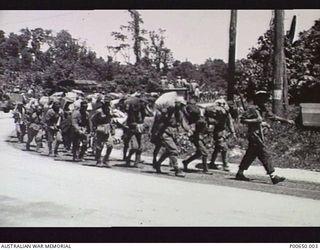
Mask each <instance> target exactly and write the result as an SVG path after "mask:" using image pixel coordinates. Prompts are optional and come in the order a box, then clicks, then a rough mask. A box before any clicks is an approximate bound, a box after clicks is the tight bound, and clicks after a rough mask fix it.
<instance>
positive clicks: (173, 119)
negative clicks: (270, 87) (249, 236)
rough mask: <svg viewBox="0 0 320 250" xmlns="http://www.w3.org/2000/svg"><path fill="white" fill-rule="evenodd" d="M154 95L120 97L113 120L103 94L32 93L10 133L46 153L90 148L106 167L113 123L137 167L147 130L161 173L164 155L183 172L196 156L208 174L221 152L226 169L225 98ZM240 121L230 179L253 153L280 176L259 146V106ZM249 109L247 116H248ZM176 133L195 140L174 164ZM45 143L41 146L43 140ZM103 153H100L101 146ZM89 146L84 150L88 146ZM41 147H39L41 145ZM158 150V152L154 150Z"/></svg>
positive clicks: (76, 153) (229, 128)
mask: <svg viewBox="0 0 320 250" xmlns="http://www.w3.org/2000/svg"><path fill="white" fill-rule="evenodd" d="M155 107H156V105H155V103H154V99H153V100H151V99H148V98H145V96H144V95H142V96H135V97H128V98H123V99H121V100H120V101H119V102H118V103H117V109H120V110H121V111H123V112H125V113H126V115H127V119H126V121H125V122H119V120H118V119H117V114H116V112H115V106H114V104H112V98H111V96H108V95H101V94H100V95H98V96H97V98H96V100H94V101H93V100H92V98H91V97H87V98H85V97H81V98H78V99H77V100H75V101H70V100H67V98H60V99H56V100H54V99H50V98H48V101H47V102H43V101H41V98H39V99H32V100H31V101H29V103H27V104H22V103H18V104H17V105H16V107H15V109H14V112H13V118H14V123H15V129H16V135H17V138H18V140H19V142H21V143H22V142H24V140H25V137H26V150H30V145H31V144H32V143H33V141H34V143H35V144H36V151H37V152H40V151H42V153H47V154H48V156H53V157H57V156H59V149H61V148H62V147H64V149H65V150H67V151H70V153H71V154H72V157H73V161H75V162H80V161H84V160H85V158H84V157H85V155H86V154H89V153H92V154H93V155H94V156H95V161H96V165H97V166H99V167H110V163H109V159H110V155H112V150H113V146H114V144H115V143H119V140H117V137H116V136H115V134H116V128H121V129H122V131H123V136H122V141H123V160H124V161H125V163H126V165H127V166H130V164H131V158H132V157H133V156H134V166H135V167H139V164H140V163H141V162H143V161H142V158H141V155H142V153H143V151H144V147H145V145H143V144H144V143H143V141H144V140H143V136H145V135H146V134H148V135H149V137H150V141H151V143H152V144H154V151H153V161H152V165H153V168H154V169H155V171H156V172H157V173H161V166H162V163H163V162H164V161H165V160H166V159H167V158H169V165H170V167H171V168H173V170H174V172H175V175H176V176H179V177H184V176H185V173H187V172H188V166H189V164H190V163H191V162H192V161H194V160H196V159H198V158H200V159H201V160H202V166H203V173H204V174H212V172H209V169H219V168H218V165H217V164H216V158H217V156H218V154H221V158H222V163H223V164H222V165H223V168H222V169H221V170H223V171H227V172H229V171H230V169H229V165H228V151H229V148H228V144H227V139H228V138H230V137H231V136H232V137H233V138H234V139H236V133H235V129H234V125H233V119H232V117H231V114H230V110H229V107H228V104H227V102H226V101H225V100H224V99H218V100H217V101H215V103H214V105H212V106H210V107H207V108H205V110H204V112H201V110H200V108H199V107H198V106H197V105H196V102H195V101H194V100H192V99H191V100H190V101H189V102H186V101H185V99H184V98H180V97H178V98H176V99H175V102H174V104H173V105H169V106H157V107H156V108H155ZM248 110H249V111H248V112H249V113H248V112H246V113H245V114H244V115H243V116H242V118H241V122H242V123H244V124H246V125H247V126H248V140H249V148H248V150H247V152H246V154H245V157H244V159H243V160H242V162H241V164H240V167H239V171H238V173H237V175H236V179H238V180H243V181H248V180H249V179H248V178H246V177H245V176H244V174H243V172H244V171H245V170H247V169H248V167H249V166H250V164H251V163H252V161H253V160H254V158H256V157H258V158H259V160H261V162H262V163H263V166H264V167H265V169H266V172H267V174H268V175H270V177H271V180H272V182H273V183H274V184H276V183H278V182H281V181H283V180H284V179H285V178H284V177H279V176H277V175H274V171H275V170H274V168H273V166H272V165H271V160H270V155H269V154H268V152H267V151H266V149H265V143H264V140H265V139H264V135H263V132H262V130H261V125H262V126H263V125H265V122H264V121H263V119H262V117H261V115H260V113H259V109H258V108H257V107H256V106H252V107H251V108H249V109H248ZM249 115H251V117H249ZM147 116H154V121H153V124H152V126H150V127H148V126H147V125H146V122H145V120H146V119H145V118H146V117H147ZM181 134H185V135H186V136H188V138H189V139H190V141H191V142H192V143H193V144H194V146H195V149H196V150H195V152H194V154H193V155H191V156H190V157H189V158H187V159H184V160H183V161H182V163H183V165H182V166H181V167H179V164H178V156H179V149H178V143H177V141H178V137H179V136H180V135H181ZM208 136H209V137H210V136H211V137H212V138H213V140H214V150H213V153H212V155H211V159H210V162H208V158H209V153H208V148H207V143H206V141H205V138H206V137H208ZM44 143H46V146H45V145H44ZM104 148H105V153H104V154H103V153H102V152H103V149H104ZM89 149H90V151H89ZM46 150H47V152H44V151H46ZM160 152H162V154H161V155H160V156H158V155H159V153H160Z"/></svg>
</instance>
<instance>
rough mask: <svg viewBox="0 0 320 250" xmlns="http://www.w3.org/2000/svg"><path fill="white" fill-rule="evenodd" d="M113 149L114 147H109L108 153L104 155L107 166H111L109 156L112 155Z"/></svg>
mask: <svg viewBox="0 0 320 250" xmlns="http://www.w3.org/2000/svg"><path fill="white" fill-rule="evenodd" d="M111 151H112V147H107V152H106V155H105V156H104V157H103V164H104V165H105V166H106V167H110V165H109V157H110V154H111Z"/></svg>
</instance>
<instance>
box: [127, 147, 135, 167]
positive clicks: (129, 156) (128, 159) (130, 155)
mask: <svg viewBox="0 0 320 250" xmlns="http://www.w3.org/2000/svg"><path fill="white" fill-rule="evenodd" d="M134 153H135V151H134V150H133V149H130V151H129V155H128V156H127V158H126V166H127V167H130V162H131V157H132V155H133V154H134Z"/></svg>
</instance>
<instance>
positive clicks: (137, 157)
mask: <svg viewBox="0 0 320 250" xmlns="http://www.w3.org/2000/svg"><path fill="white" fill-rule="evenodd" d="M139 163H141V152H137V153H136V159H135V161H134V165H133V166H134V167H135V168H138V167H139Z"/></svg>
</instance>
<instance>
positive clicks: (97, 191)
mask: <svg viewBox="0 0 320 250" xmlns="http://www.w3.org/2000/svg"><path fill="white" fill-rule="evenodd" d="M12 129H13V121H12V119H9V118H8V116H7V115H4V114H1V116H0V159H1V164H0V165H1V167H0V204H1V206H0V226H1V227H15V226H19V227H26V226H28V227H33V226H37V227H108V226H139V225H151V226H153V225H154V226H157V225H167V226H173V225H175V226H204V225H205V226H319V225H320V201H319V198H318V193H313V194H312V195H310V197H311V198H313V199H310V198H303V197H296V196H291V195H290V196H289V195H283V194H277V188H278V189H279V190H280V191H278V192H279V193H283V191H281V190H284V189H290V190H293V191H292V192H293V193H294V188H295V187H296V186H297V185H298V189H297V190H296V192H299V184H295V183H291V184H290V185H291V186H290V187H287V186H272V185H269V184H266V183H260V184H257V183H256V184H253V185H254V186H255V185H260V186H261V187H260V186H259V188H257V190H260V191H257V190H248V189H247V188H246V187H244V186H241V187H240V188H239V187H238V186H236V185H238V184H231V186H232V185H233V187H229V186H226V185H224V183H225V182H226V180H223V179H222V180H221V178H219V180H220V182H219V181H217V184H218V185H215V184H213V183H214V182H212V181H211V179H210V180H204V181H201V183H198V182H196V181H194V180H193V179H195V177H192V176H196V175H197V174H190V175H189V176H190V177H188V178H186V180H181V179H176V178H174V177H173V178H171V177H170V176H169V177H168V178H167V177H165V178H160V177H159V176H157V175H154V174H148V173H147V171H146V173H144V174H141V173H140V172H137V171H132V170H129V171H127V170H123V168H122V170H121V171H119V168H118V169H116V168H111V169H106V168H96V167H89V166H85V165H80V164H76V163H72V162H66V161H55V160H53V159H52V158H48V157H44V156H40V155H38V154H32V153H29V152H24V151H21V150H19V149H17V148H15V147H12V146H11V145H9V144H8V143H7V142H6V139H7V137H8V135H9V134H10V133H11V132H12ZM146 168H147V167H146ZM212 178H216V180H218V175H215V177H212ZM229 183H239V182H236V181H232V180H231V181H229ZM249 184H251V183H248V184H246V185H249ZM241 185H242V184H241ZM271 187H272V189H274V190H276V191H271V192H270V191H268V192H263V191H264V190H263V189H266V190H267V189H270V188H271ZM317 187H318V185H316V186H315V187H314V188H310V192H311V193H312V191H314V190H315V191H316V192H317ZM311 189H313V190H311ZM307 190H308V189H307ZM305 192H307V193H308V191H305ZM300 196H303V195H300ZM305 196H306V197H308V195H305ZM317 198H318V199H317Z"/></svg>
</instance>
